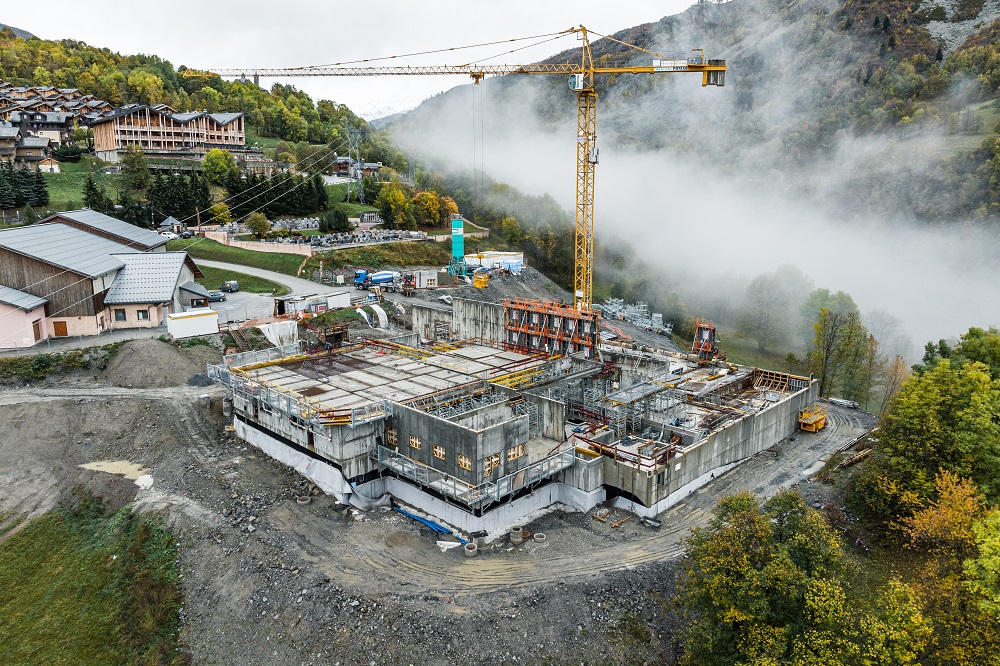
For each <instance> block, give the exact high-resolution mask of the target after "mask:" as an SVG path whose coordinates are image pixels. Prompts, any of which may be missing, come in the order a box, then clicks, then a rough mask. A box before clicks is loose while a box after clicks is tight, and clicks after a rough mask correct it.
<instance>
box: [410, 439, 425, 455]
mask: <svg viewBox="0 0 1000 666" xmlns="http://www.w3.org/2000/svg"><path fill="white" fill-rule="evenodd" d="M410 448H411V449H416V450H417V451H419V450H421V449H422V448H424V447H423V446H421V444H420V438H419V437H415V436H414V435H410Z"/></svg>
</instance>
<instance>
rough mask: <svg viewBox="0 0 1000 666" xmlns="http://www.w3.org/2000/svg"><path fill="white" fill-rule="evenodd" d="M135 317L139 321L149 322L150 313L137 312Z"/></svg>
mask: <svg viewBox="0 0 1000 666" xmlns="http://www.w3.org/2000/svg"><path fill="white" fill-rule="evenodd" d="M135 316H136V317H137V318H138V319H139V321H148V320H149V312H148V311H147V310H136V313H135Z"/></svg>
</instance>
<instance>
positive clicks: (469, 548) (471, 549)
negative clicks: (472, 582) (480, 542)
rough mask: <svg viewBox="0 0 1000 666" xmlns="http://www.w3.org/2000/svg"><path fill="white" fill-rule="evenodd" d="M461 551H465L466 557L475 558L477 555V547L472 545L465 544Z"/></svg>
mask: <svg viewBox="0 0 1000 666" xmlns="http://www.w3.org/2000/svg"><path fill="white" fill-rule="evenodd" d="M462 550H463V551H465V556H466V557H475V556H476V555H478V554H479V546H477V545H476V544H474V543H467V544H465V546H463V547H462Z"/></svg>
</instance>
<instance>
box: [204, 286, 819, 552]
mask: <svg viewBox="0 0 1000 666" xmlns="http://www.w3.org/2000/svg"><path fill="white" fill-rule="evenodd" d="M452 307H453V312H452V318H451V320H450V321H447V322H446V323H447V324H448V325H447V326H441V325H440V324H439V323H437V324H434V330H435V331H436V332H437V333H438V335H437V336H436V337H435V339H434V340H433V342H432V343H431V344H428V345H419V344H418V342H417V338H418V336H417V335H415V334H409V335H406V336H403V337H400V338H397V339H395V340H373V339H355V340H354V341H352V342H351V343H349V344H346V345H345V346H342V347H340V348H336V349H329V350H322V351H320V352H319V353H308V351H307V350H306V346H305V344H304V343H301V342H300V343H294V344H291V345H286V346H284V347H276V348H272V349H268V350H264V351H259V352H245V353H238V354H232V355H229V356H226V357H225V359H224V362H223V363H221V364H218V365H212V366H209V368H208V376H209V377H210V378H211V379H213V380H215V381H217V382H219V383H221V384H223V385H224V386H226V387H227V388H228V389H229V390H230V391H231V394H232V410H233V419H234V421H233V424H234V429H235V432H236V434H237V436H239V437H240V438H242V439H244V440H246V441H248V442H250V443H251V444H253V445H254V446H256V447H258V448H259V449H261V450H263V451H264V452H266V453H267V454H268V455H270V456H272V457H274V458H276V459H277V460H280V461H281V462H284V463H286V464H288V465H290V466H292V467H295V468H296V469H298V470H299V471H300V472H302V473H303V474H305V475H306V476H308V477H309V478H310V479H311V480H312V481H314V482H315V483H316V484H317V485H318V486H319V487H320V488H322V489H323V490H324V491H325V492H328V493H330V494H332V495H334V496H336V498H337V499H338V501H340V502H342V503H344V504H354V505H355V506H357V507H359V508H363V509H367V508H369V507H371V506H375V505H378V503H379V502H385V501H386V500H385V496H387V495H389V496H392V497H393V498H395V499H396V500H398V501H402V502H405V503H406V504H408V505H409V506H411V507H414V508H416V509H418V510H419V511H421V512H423V513H425V514H427V515H428V516H429V517H433V518H434V519H437V520H440V521H441V522H443V523H444V524H446V525H449V526H452V527H454V528H457V529H458V530H460V531H461V532H462V533H463V534H465V537H466V538H468V535H470V534H472V533H474V532H486V533H487V534H488V535H492V536H496V535H498V534H501V533H503V532H504V531H505V530H507V529H509V528H510V527H511V526H516V525H518V524H519V523H521V522H522V521H523V520H525V519H526V518H528V517H529V516H533V515H536V514H537V512H538V511H540V510H543V509H546V508H547V507H550V506H553V505H555V504H561V505H565V506H569V507H573V508H574V509H577V510H581V511H589V510H590V509H592V508H594V507H595V506H597V505H599V504H603V503H604V502H606V501H607V500H609V499H611V500H613V501H614V503H615V504H616V505H619V506H628V507H629V510H631V511H633V512H634V513H636V514H637V515H639V516H643V517H647V518H653V517H655V516H656V515H657V514H659V513H661V512H662V511H663V510H665V509H666V508H668V507H670V506H671V505H672V504H674V503H676V502H677V501H679V500H680V499H682V498H683V497H684V496H686V495H687V494H689V493H691V492H692V491H693V490H695V489H697V488H698V487H700V486H701V485H703V484H704V483H706V482H708V481H709V480H710V479H712V478H714V477H715V476H717V475H719V474H722V473H724V472H726V471H728V470H729V469H730V468H732V467H733V466H735V465H737V464H738V463H740V462H741V461H745V460H748V459H749V458H751V457H752V456H753V455H755V454H757V453H759V452H761V451H763V450H765V449H768V448H770V447H773V446H775V445H777V444H778V443H780V442H782V441H783V440H785V439H786V438H788V437H789V436H791V435H792V434H794V433H795V432H796V430H797V429H798V428H799V419H800V414H801V412H802V410H803V409H805V408H807V407H808V406H810V405H812V404H813V403H815V401H816V392H817V382H815V381H814V380H811V379H809V378H807V377H798V376H794V375H788V374H785V373H780V372H772V371H768V370H763V369H759V368H749V367H739V366H736V365H733V364H729V363H727V362H725V361H721V360H718V359H705V358H699V355H698V353H689V354H684V353H678V352H674V351H668V350H662V349H651V348H643V349H639V350H636V349H632V348H630V347H625V346H618V345H614V344H610V343H600V342H599V338H598V335H597V331H598V329H599V326H598V319H599V316H598V315H597V314H596V313H592V312H587V313H583V314H581V313H580V312H579V311H578V310H574V309H573V308H569V307H566V306H559V305H558V304H553V303H546V302H543V301H534V302H532V301H527V300H508V301H506V302H505V303H503V304H488V303H482V302H465V301H463V300H462V299H456V300H455V302H454V303H453V306H452ZM413 309H414V310H415V311H416V312H417V314H415V316H414V322H415V326H419V323H416V322H418V321H419V311H420V309H421V308H420V307H419V306H416V305H414V306H413ZM467 311H469V312H471V313H472V315H471V317H472V321H464V320H462V316H463V313H465V312H467ZM431 316H437V317H441V316H443V311H442V310H441V309H440V308H437V307H435V308H432V309H431ZM490 318H492V319H493V320H492V321H486V319H490ZM438 321H439V322H440V321H441V320H438ZM470 329H477V330H479V331H481V332H484V333H485V332H488V331H498V332H500V336H499V337H475V338H461V337H457V336H455V335H453V334H451V332H453V331H465V330H470Z"/></svg>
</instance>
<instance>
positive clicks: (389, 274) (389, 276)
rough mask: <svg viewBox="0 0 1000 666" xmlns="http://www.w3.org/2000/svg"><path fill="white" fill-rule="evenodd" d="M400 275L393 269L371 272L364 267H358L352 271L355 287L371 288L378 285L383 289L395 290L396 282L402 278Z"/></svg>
mask: <svg viewBox="0 0 1000 666" xmlns="http://www.w3.org/2000/svg"><path fill="white" fill-rule="evenodd" d="M402 277H403V276H402V275H400V274H399V273H394V272H393V271H378V272H377V273H372V272H371V271H368V270H366V269H360V270H357V271H355V273H354V288H355V289H371V288H372V287H380V288H381V289H383V290H385V291H395V290H396V284H397V283H399V281H400V280H402Z"/></svg>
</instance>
